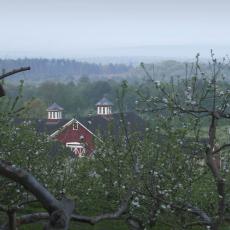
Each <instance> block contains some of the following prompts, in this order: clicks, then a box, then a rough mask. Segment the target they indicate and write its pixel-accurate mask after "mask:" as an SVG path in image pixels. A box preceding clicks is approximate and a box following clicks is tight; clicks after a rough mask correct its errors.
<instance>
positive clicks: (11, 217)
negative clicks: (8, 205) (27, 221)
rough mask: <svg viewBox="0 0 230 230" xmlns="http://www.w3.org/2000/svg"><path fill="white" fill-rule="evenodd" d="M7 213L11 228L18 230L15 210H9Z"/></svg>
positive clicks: (11, 229) (10, 229)
mask: <svg viewBox="0 0 230 230" xmlns="http://www.w3.org/2000/svg"><path fill="white" fill-rule="evenodd" d="M7 215H8V221H9V230H17V222H16V212H15V210H9V211H8V212H7Z"/></svg>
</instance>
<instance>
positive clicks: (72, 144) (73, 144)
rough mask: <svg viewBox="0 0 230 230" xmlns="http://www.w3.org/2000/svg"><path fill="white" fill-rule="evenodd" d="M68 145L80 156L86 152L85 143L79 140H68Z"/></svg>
mask: <svg viewBox="0 0 230 230" xmlns="http://www.w3.org/2000/svg"><path fill="white" fill-rule="evenodd" d="M66 147H68V148H70V149H71V151H73V152H74V154H75V155H76V156H79V157H81V156H83V155H84V154H85V152H86V150H85V147H84V145H83V144H81V143H79V142H67V143H66Z"/></svg>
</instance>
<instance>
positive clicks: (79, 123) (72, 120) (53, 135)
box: [50, 118, 100, 140]
mask: <svg viewBox="0 0 230 230" xmlns="http://www.w3.org/2000/svg"><path fill="white" fill-rule="evenodd" d="M73 122H77V123H78V125H81V126H82V127H83V128H84V129H86V130H87V131H88V132H89V133H91V134H92V135H93V136H94V137H96V138H98V137H97V136H96V135H95V134H94V133H93V132H91V131H90V130H89V129H88V128H86V127H85V126H84V125H83V124H82V123H81V122H79V121H78V120H77V119H75V118H73V119H71V120H70V121H68V122H67V123H66V124H64V125H63V126H62V127H61V128H60V129H58V130H57V131H55V132H54V133H52V134H51V135H50V137H55V136H56V135H57V134H58V133H59V132H61V131H62V130H63V129H64V128H65V127H67V126H69V125H71V124H73ZM98 139H99V140H100V138H98Z"/></svg>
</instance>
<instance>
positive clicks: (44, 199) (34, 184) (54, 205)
mask: <svg viewBox="0 0 230 230" xmlns="http://www.w3.org/2000/svg"><path fill="white" fill-rule="evenodd" d="M0 175H2V176H4V177H7V178H9V179H11V180H13V181H15V182H17V183H19V184H21V185H22V186H23V187H24V188H25V189H26V190H27V191H29V192H31V193H32V194H33V195H34V196H35V197H36V198H37V199H38V200H39V201H40V202H41V204H42V206H43V207H44V208H45V209H46V210H47V211H48V212H49V213H52V212H53V211H55V210H57V209H59V208H60V204H59V201H58V200H56V198H55V197H54V196H53V195H52V194H51V193H50V192H49V191H48V190H47V189H45V188H44V187H43V186H42V185H41V184H40V183H39V182H38V181H37V180H36V179H35V178H34V177H33V176H32V175H30V174H29V173H28V172H26V171H25V170H23V169H20V168H17V167H15V166H14V165H11V164H9V163H6V162H4V161H3V160H0Z"/></svg>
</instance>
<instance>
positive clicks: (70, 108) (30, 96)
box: [6, 77, 137, 118]
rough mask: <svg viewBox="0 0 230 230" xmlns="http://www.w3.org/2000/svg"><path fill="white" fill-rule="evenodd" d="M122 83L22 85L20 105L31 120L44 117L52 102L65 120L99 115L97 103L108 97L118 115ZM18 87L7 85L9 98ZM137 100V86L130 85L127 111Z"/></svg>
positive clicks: (109, 81) (104, 81) (80, 82)
mask: <svg viewBox="0 0 230 230" xmlns="http://www.w3.org/2000/svg"><path fill="white" fill-rule="evenodd" d="M120 86H121V83H119V82H116V81H113V80H98V81H91V80H90V79H89V78H88V77H81V78H80V79H79V80H78V81H77V82H76V83H74V82H73V81H71V82H67V83H61V82H54V81H46V82H43V83H42V84H40V85H39V86H35V85H25V86H23V98H22V100H21V102H23V103H24V106H25V107H27V108H28V114H27V115H29V117H35V118H44V117H46V109H47V107H48V106H49V105H50V104H52V103H53V102H56V103H58V104H59V105H60V106H62V107H63V108H64V110H65V117H67V118H70V117H73V116H86V115H88V114H95V113H96V106H95V104H96V103H97V102H98V101H99V100H100V99H101V98H102V97H103V96H106V97H107V98H108V99H109V100H111V101H112V102H113V104H114V106H113V111H114V112H117V111H118V107H117V94H118V91H119V89H120ZM17 88H18V86H15V85H13V84H7V85H6V89H7V95H8V96H9V97H15V96H16V95H17V93H18V90H17ZM136 98H137V94H136V86H135V85H134V84H130V85H129V87H128V88H127V97H126V99H125V102H124V104H125V108H124V109H125V111H133V110H135V101H136Z"/></svg>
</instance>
